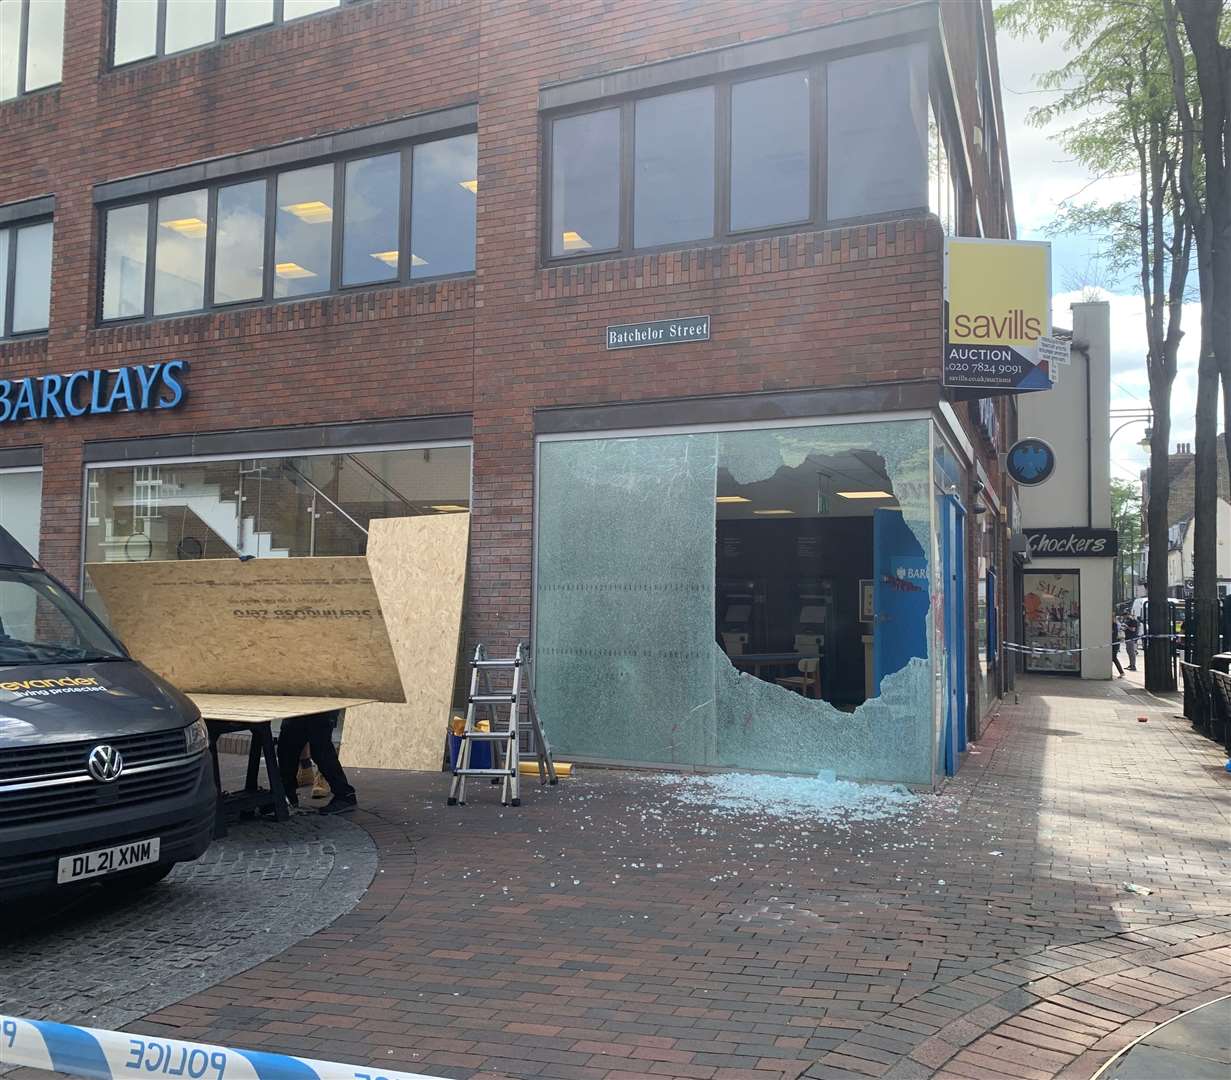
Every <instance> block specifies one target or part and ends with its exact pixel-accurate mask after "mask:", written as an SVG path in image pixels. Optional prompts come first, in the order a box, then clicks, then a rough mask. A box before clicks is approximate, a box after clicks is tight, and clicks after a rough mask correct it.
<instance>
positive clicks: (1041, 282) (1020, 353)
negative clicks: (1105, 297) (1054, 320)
mask: <svg viewBox="0 0 1231 1080" xmlns="http://www.w3.org/2000/svg"><path fill="white" fill-rule="evenodd" d="M944 329H945V343H944V363H943V365H942V375H941V382H942V383H943V385H945V386H951V387H958V388H962V389H968V390H989V391H1000V392H1001V393H1006V392H1017V391H1024V390H1049V389H1051V384H1052V379H1051V378H1050V377H1049V372H1048V365H1047V362H1046V361H1044V360H1040V358H1039V340H1040V339H1047V338H1049V336H1050V334H1051V245H1050V244H1048V243H1046V242H1036V241H1023V240H984V239H979V238H975V237H966V236H950V237H948V238H946V240H945V328H944Z"/></svg>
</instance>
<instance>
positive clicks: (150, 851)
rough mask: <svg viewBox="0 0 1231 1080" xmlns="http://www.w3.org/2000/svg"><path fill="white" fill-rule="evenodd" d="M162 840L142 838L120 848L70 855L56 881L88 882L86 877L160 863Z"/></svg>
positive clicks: (58, 882) (63, 859) (62, 883)
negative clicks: (159, 845) (159, 842)
mask: <svg viewBox="0 0 1231 1080" xmlns="http://www.w3.org/2000/svg"><path fill="white" fill-rule="evenodd" d="M158 840H159V838H158V837H157V836H155V837H154V838H153V839H152V840H138V841H136V842H135V843H132V844H120V845H119V847H110V848H103V849H102V850H100V851H86V852H83V853H82V854H80V855H66V856H64V858H62V859H61V860H60V865H59V869H58V870H57V872H56V883H57V884H59V885H64V884H67V883H68V882H70V881H84V880H85V879H86V878H93V877H102V876H103V874H114V873H116V871H119V870H131V869H132V868H133V867H134V866H147V865H148V864H149V863H156V862H157V861H158Z"/></svg>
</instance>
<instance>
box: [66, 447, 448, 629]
mask: <svg viewBox="0 0 1231 1080" xmlns="http://www.w3.org/2000/svg"><path fill="white" fill-rule="evenodd" d="M89 499H90V504H89V506H88V517H87V525H86V545H85V561H86V564H87V565H86V574H87V601H89V602H90V603H92V604H94V605H95V606H97V596H96V594H94V593H93V591H92V589H91V588H90V587H89V585H88V576H89V564H90V563H94V562H114V561H120V562H144V561H166V560H174V559H233V558H236V557H239V556H255V557H258V558H298V557H303V556H325V555H362V554H363V553H364V552H365V551H366V549H367V530H368V526H369V523H370V522H371V521H373V520H374V519H376V518H388V517H407V516H413V515H421V514H447V513H458V512H463V511H466V510H468V509H469V508H470V449H469V447H466V446H437V447H428V448H413V449H404V450H379V451H366V452H361V453H349V454H347V453H342V454H314V455H303V456H287V457H269V458H248V459H228V460H222V461H206V460H198V461H181V462H165V463H161V464H158V465H138V466H132V465H123V466H120V465H117V466H105V467H99V468H93V469H91V470H90V475H89Z"/></svg>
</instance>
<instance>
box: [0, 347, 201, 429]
mask: <svg viewBox="0 0 1231 1080" xmlns="http://www.w3.org/2000/svg"><path fill="white" fill-rule="evenodd" d="M187 372H188V361H187V360H166V361H160V362H158V363H156V364H131V365H128V366H126V367H121V368H112V369H103V368H99V369H97V370H94V371H74V372H72V373H71V374H69V375H38V376H28V377H27V378H24V379H0V424H8V423H17V422H18V421H21V420H65V419H71V418H72V417H76V416H97V415H102V414H105V413H121V412H148V411H150V410H153V409H174V408H176V407H177V406H179V405H181V404H182V403H183V401H184V397H185V394H186V392H187V391H186V390H185V388H184V381H183V379H184V375H185V374H187Z"/></svg>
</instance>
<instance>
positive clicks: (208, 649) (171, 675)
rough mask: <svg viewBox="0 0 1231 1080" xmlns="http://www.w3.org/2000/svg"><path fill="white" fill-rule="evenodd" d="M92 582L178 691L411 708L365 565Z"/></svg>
mask: <svg viewBox="0 0 1231 1080" xmlns="http://www.w3.org/2000/svg"><path fill="white" fill-rule="evenodd" d="M86 570H87V571H88V572H89V574H90V577H91V579H92V580H93V582H94V585H95V587H96V588H97V589H98V591H99V593H100V594H101V596H102V599H103V603H104V604H106V607H107V614H108V616H109V617H110V619H111V625H112V627H113V628H114V629H115V631H116V633H117V634H118V635H119V637H120V640H121V641H123V642H124V643H125V645H127V646H128V649H129V650H130V651H131V652H132V654H133V655H134V656H135V657H136V658H137V659H138V660H140V661H141V662H142V663H144V664H145V665H147V666H148V667H150V668H152V669H153V670H154V671H156V672H158V674H160V675H162V676H163V677H164V678H166V679H167V680H168V681H170V682H171V683H172V684H174V685H175V686H177V687H179V688H180V689H181V690H184V691H200V692H202V693H215V694H295V695H299V696H313V697H349V698H366V699H372V700H376V701H398V702H400V701H403V700H404V698H403V696H402V679H401V676H400V675H399V672H398V664H397V662H396V660H395V659H394V655H393V647H392V646H391V644H390V641H389V633H388V631H387V630H386V628H385V617H384V614H383V612H382V609H381V608H382V605H381V601H380V599H379V596H378V589H377V586H376V585H375V584H373V580H372V574H371V572H370V571H369V567H368V561H367V559H365V558H362V557H360V558H341V557H338V558H314V559H252V560H249V561H247V562H241V561H240V560H238V559H199V560H189V561H184V562H141V563H136V562H134V563H118V562H117V563H91V564H89V565H88V566H87V567H86Z"/></svg>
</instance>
